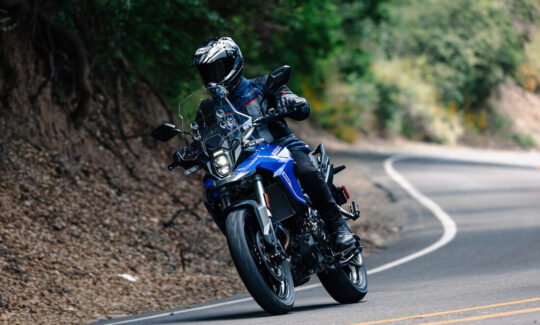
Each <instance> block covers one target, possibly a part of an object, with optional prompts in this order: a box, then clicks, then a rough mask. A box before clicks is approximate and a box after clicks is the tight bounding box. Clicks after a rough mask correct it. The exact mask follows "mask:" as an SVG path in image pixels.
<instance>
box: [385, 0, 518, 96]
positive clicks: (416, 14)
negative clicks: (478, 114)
mask: <svg viewBox="0 0 540 325" xmlns="http://www.w3.org/2000/svg"><path fill="white" fill-rule="evenodd" d="M518 3H522V4H523V6H525V5H526V4H527V3H528V2H527V1H518V2H516V3H513V5H512V2H504V1H495V0H478V1H468V0H454V1H437V0H426V1H415V0H407V1H393V2H392V3H391V5H389V6H388V7H389V11H390V12H391V17H392V18H391V19H390V20H389V22H388V23H386V24H385V25H384V26H383V27H382V31H381V33H386V34H387V37H386V39H385V40H384V42H383V43H382V46H383V49H384V52H385V54H386V55H387V56H388V57H393V56H418V55H421V56H424V57H425V58H426V59H427V63H428V64H426V66H425V67H424V68H423V74H424V78H425V79H426V80H427V81H428V82H431V83H434V84H435V85H436V87H437V89H438V91H439V94H440V95H441V99H442V100H444V101H446V102H451V101H453V102H455V103H457V105H458V106H459V107H465V106H473V107H474V106H476V105H481V104H482V103H483V102H484V101H485V99H486V98H487V97H488V96H489V94H490V92H491V90H492V89H493V88H494V87H495V86H496V85H498V84H499V83H500V82H501V81H502V80H504V78H505V76H507V75H509V74H512V73H513V72H514V71H515V70H516V69H517V67H518V66H519V64H520V63H521V62H522V61H523V59H524V56H523V46H524V43H525V40H526V38H525V36H526V35H525V34H524V33H523V32H521V31H520V30H519V29H518V28H517V27H516V25H515V20H514V17H513V16H512V15H510V14H508V12H509V11H510V10H511V9H512V8H513V9H516V10H518V9H523V6H521V7H520V6H519V4H518ZM520 17H521V16H520Z"/></svg>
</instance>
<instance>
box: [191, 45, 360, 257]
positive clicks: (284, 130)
mask: <svg viewBox="0 0 540 325" xmlns="http://www.w3.org/2000/svg"><path fill="white" fill-rule="evenodd" d="M191 67H196V68H197V69H198V71H199V74H200V76H201V79H202V81H203V83H204V85H205V86H206V87H208V86H209V84H210V83H216V84H219V85H222V86H223V87H225V89H226V90H227V91H228V99H229V100H230V102H231V103H233V104H234V105H235V106H236V108H237V109H238V110H239V111H240V112H243V113H247V114H249V115H250V116H251V117H253V118H254V119H256V118H258V117H261V116H264V115H269V114H271V113H270V112H268V111H263V110H266V107H275V111H273V112H272V113H273V115H274V116H275V119H273V121H271V122H268V123H266V124H265V125H262V126H259V127H257V129H256V132H257V133H258V135H259V137H263V138H264V139H265V141H266V142H267V143H272V144H279V145H283V146H286V147H287V148H288V149H289V151H290V152H291V155H292V158H293V159H294V162H295V173H296V175H297V177H298V179H299V180H300V183H301V185H302V188H303V189H304V190H305V191H306V193H307V194H308V195H309V197H310V199H311V202H312V203H313V205H314V207H315V208H316V209H317V211H318V212H319V213H320V214H321V216H322V218H323V220H324V221H325V223H326V225H327V227H328V230H329V232H330V234H331V237H332V240H333V243H334V245H335V246H336V247H337V248H340V249H343V248H346V247H348V246H350V245H352V244H354V243H355V239H354V237H353V235H352V233H351V232H350V230H349V229H348V227H347V225H346V224H344V221H343V219H342V218H341V213H340V211H339V208H338V206H337V204H336V202H335V200H334V198H333V196H332V194H331V192H330V189H329V187H328V185H327V184H326V182H325V181H324V180H323V178H322V176H321V174H320V172H319V170H318V169H317V168H316V167H315V165H314V164H313V163H312V162H311V160H310V158H309V156H308V153H309V152H310V151H311V149H310V148H309V146H308V145H307V144H306V143H304V142H303V141H301V140H298V139H297V138H296V137H295V135H294V134H293V133H292V131H291V129H290V128H289V127H288V126H287V123H286V122H285V117H288V118H292V119H294V120H297V121H301V120H304V119H306V118H307V117H308V116H309V110H310V107H309V104H308V102H307V101H306V99H305V98H302V97H300V96H298V95H296V94H294V93H293V92H292V91H291V90H290V89H289V88H287V86H282V87H281V88H280V89H279V90H278V91H277V92H275V93H274V94H273V96H272V97H273V98H270V99H269V100H268V101H269V103H268V105H264V104H263V102H262V98H261V97H262V91H263V88H264V85H265V83H266V79H267V78H268V76H260V77H257V78H255V79H246V78H244V77H243V75H242V74H243V71H244V58H243V56H242V52H241V51H240V48H239V47H238V45H237V44H236V43H235V42H234V41H233V40H232V38H230V37H221V38H213V39H210V40H207V41H205V42H204V43H203V44H202V45H201V46H200V47H199V48H198V49H197V50H196V51H195V53H194V55H193V60H192V62H191Z"/></svg>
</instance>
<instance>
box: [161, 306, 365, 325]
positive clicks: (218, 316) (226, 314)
mask: <svg viewBox="0 0 540 325" xmlns="http://www.w3.org/2000/svg"><path fill="white" fill-rule="evenodd" d="M360 303H361V302H360ZM344 306H347V305H340V304H338V303H324V304H316V305H309V306H300V307H294V308H293V310H292V311H291V312H290V313H289V314H294V313H297V312H302V311H310V310H316V309H323V308H328V309H335V308H340V307H344ZM262 317H273V315H270V314H268V313H267V312H265V311H263V310H257V311H250V312H242V311H240V310H238V311H223V312H221V311H220V312H215V313H213V314H212V315H193V316H188V317H182V318H181V319H168V320H166V321H163V322H160V323H161V324H167V323H178V322H208V321H216V320H241V319H253V318H262Z"/></svg>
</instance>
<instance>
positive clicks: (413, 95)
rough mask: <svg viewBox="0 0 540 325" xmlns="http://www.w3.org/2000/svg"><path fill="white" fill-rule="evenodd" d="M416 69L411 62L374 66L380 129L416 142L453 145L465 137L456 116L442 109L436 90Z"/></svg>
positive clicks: (388, 62)
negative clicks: (462, 135)
mask: <svg viewBox="0 0 540 325" xmlns="http://www.w3.org/2000/svg"><path fill="white" fill-rule="evenodd" d="M417 65H418V63H417V62H411V61H408V60H392V61H378V62H376V63H375V65H374V76H375V80H374V81H375V85H376V88H377V92H378V102H377V104H376V109H375V115H376V117H377V120H378V124H379V128H380V129H382V130H386V132H387V133H389V134H393V135H396V134H400V135H402V136H404V137H407V138H411V139H414V140H423V141H432V142H439V143H450V144H454V143H456V142H457V139H458V137H459V136H461V134H462V133H463V129H462V128H461V126H460V124H459V120H458V118H457V115H455V114H454V115H453V114H452V113H450V112H449V111H448V110H445V109H443V108H442V107H441V106H439V103H438V101H437V95H436V94H437V92H436V89H435V87H433V86H432V85H430V84H428V83H426V82H425V81H424V80H423V79H422V78H421V76H420V72H419V69H417ZM395 71H400V73H399V74H396V73H395Z"/></svg>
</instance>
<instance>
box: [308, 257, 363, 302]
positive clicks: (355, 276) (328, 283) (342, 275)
mask: <svg viewBox="0 0 540 325" xmlns="http://www.w3.org/2000/svg"><path fill="white" fill-rule="evenodd" d="M352 262H353V263H354V264H357V265H360V266H357V265H354V264H348V265H346V266H344V267H341V268H338V269H335V270H332V271H326V272H321V273H319V274H318V275H317V276H318V277H319V280H321V283H322V285H323V286H324V288H325V289H326V291H327V292H328V294H330V296H332V298H334V300H336V301H337V302H339V303H340V304H352V303H356V302H359V301H360V300H362V299H363V298H364V297H365V296H366V294H367V291H368V281H367V273H366V268H365V266H364V262H363V259H362V254H361V253H360V254H358V256H356V257H355V258H354V259H353V261H352Z"/></svg>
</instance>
